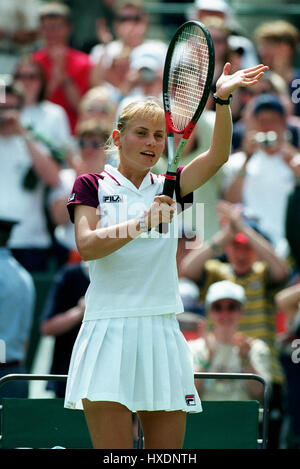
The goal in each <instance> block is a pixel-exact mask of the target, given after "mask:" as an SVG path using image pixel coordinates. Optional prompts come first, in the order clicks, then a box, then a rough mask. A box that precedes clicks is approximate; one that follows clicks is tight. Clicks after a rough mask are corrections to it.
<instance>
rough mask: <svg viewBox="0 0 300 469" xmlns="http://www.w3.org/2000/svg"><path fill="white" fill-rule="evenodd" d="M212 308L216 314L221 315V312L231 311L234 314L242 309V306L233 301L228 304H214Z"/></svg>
mask: <svg viewBox="0 0 300 469" xmlns="http://www.w3.org/2000/svg"><path fill="white" fill-rule="evenodd" d="M210 308H211V310H212V311H214V312H215V313H220V312H221V311H229V312H230V313H234V312H236V311H238V310H240V309H241V307H240V305H239V304H238V303H235V302H233V301H231V302H229V303H226V304H223V303H213V304H212V305H211V307H210Z"/></svg>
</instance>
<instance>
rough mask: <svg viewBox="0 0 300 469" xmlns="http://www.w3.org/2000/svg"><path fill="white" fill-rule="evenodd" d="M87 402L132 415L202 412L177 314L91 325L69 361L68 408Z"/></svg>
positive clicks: (82, 331)
mask: <svg viewBox="0 0 300 469" xmlns="http://www.w3.org/2000/svg"><path fill="white" fill-rule="evenodd" d="M83 398H87V399H89V400H90V401H112V402H119V403H120V404H123V405H124V406H126V407H127V408H128V409H129V410H131V411H139V410H149V411H151V410H152V411H155V410H165V411H174V410H183V411H185V412H201V411H202V407H201V402H200V399H199V396H198V393H197V390H196V388H195V384H194V372H193V360H192V355H191V351H190V349H189V347H188V344H187V342H186V340H185V338H184V336H183V334H182V332H181V331H180V328H179V324H178V321H177V319H176V315H175V314H168V315H158V316H147V317H146V316H144V317H129V318H113V319H99V320H88V321H84V322H83V323H82V326H81V329H80V331H79V334H78V337H77V339H76V341H75V344H74V347H73V352H72V357H71V361H70V367H69V373H68V380H67V387H66V396H65V407H67V408H70V409H82V402H81V400H82V399H83Z"/></svg>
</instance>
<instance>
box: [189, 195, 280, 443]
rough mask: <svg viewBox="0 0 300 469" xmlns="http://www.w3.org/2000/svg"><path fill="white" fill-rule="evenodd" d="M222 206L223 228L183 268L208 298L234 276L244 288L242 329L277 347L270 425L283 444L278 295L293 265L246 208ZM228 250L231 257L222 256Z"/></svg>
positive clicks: (272, 351) (272, 352)
mask: <svg viewBox="0 0 300 469" xmlns="http://www.w3.org/2000/svg"><path fill="white" fill-rule="evenodd" d="M218 209H219V211H220V214H221V215H222V228H221V230H220V231H219V232H218V233H216V234H215V235H214V236H213V237H212V239H211V240H210V241H209V242H205V243H202V245H201V246H200V248H199V249H196V250H193V251H192V252H191V253H190V254H188V255H187V256H186V257H185V259H184V260H183V263H182V272H183V275H184V276H185V277H187V278H190V279H191V280H194V281H196V282H197V283H198V285H199V286H200V291H201V298H202V300H203V299H205V295H206V292H207V290H208V288H209V286H210V285H211V284H212V283H214V282H218V281H221V280H229V281H232V282H234V283H237V284H238V285H241V286H242V287H244V289H245V295H246V302H245V307H244V309H245V312H244V314H243V316H242V318H241V321H240V323H239V327H238V329H239V331H240V332H243V333H244V334H246V335H247V336H250V337H253V338H257V339H261V340H263V341H264V342H265V343H266V344H267V345H268V347H269V348H270V351H271V357H272V360H271V373H272V389H273V392H272V398H271V403H270V407H271V409H272V411H273V415H274V419H273V415H271V424H270V426H271V427H272V437H271V440H272V443H271V444H272V445H275V446H273V447H277V445H278V437H279V430H280V429H279V428H278V427H279V426H280V413H281V409H280V406H281V402H282V386H283V375H282V369H281V366H280V363H279V360H278V353H277V349H276V320H275V319H276V317H275V315H276V308H275V305H274V294H275V293H276V292H277V291H278V290H279V289H280V288H282V286H283V285H284V284H285V282H286V281H287V277H288V272H287V267H286V264H285V262H284V261H283V260H282V259H280V258H279V257H278V256H277V255H276V254H275V251H274V249H273V247H272V245H271V244H270V243H269V242H268V241H267V239H266V237H265V236H263V234H262V232H261V231H260V230H259V229H258V227H257V226H255V224H254V223H253V222H251V221H250V220H247V219H246V218H245V217H244V216H242V212H241V207H240V206H233V205H232V204H229V203H226V202H219V205H218ZM251 225H252V226H251ZM224 254H225V255H226V259H225V260H223V259H222V258H220V259H219V258H216V256H221V255H224ZM272 419H273V420H272Z"/></svg>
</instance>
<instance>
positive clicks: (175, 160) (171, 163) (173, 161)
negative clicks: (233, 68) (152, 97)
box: [163, 21, 215, 197]
mask: <svg viewBox="0 0 300 469" xmlns="http://www.w3.org/2000/svg"><path fill="white" fill-rule="evenodd" d="M192 25H195V26H197V27H200V28H201V30H202V32H203V33H204V36H205V39H206V41H207V44H208V52H209V64H208V73H207V76H206V81H205V85H204V91H203V95H202V97H201V100H200V101H199V105H198V107H197V109H196V111H195V113H194V115H193V117H192V118H191V120H190V122H189V123H188V125H187V126H186V127H185V129H183V130H178V129H177V128H176V127H175V126H174V124H173V122H172V118H171V115H172V113H171V105H170V97H169V92H168V85H169V73H170V66H171V61H172V56H173V51H174V48H175V44H176V42H177V39H178V37H179V36H180V34H181V32H182V30H183V29H185V28H187V26H188V27H189V26H192ZM214 65H215V53H214V44H213V40H212V37H211V34H210V32H209V30H208V29H207V28H206V26H204V25H203V24H202V23H200V22H199V21H187V22H185V23H184V24H182V25H181V26H180V27H179V28H178V29H177V31H176V33H175V34H174V36H173V38H172V39H171V42H170V44H169V47H168V51H167V55H166V59H165V65H164V74H163V104H164V111H165V120H166V129H167V145H168V168H167V172H166V175H165V176H166V179H165V183H164V189H163V194H165V195H169V196H170V197H173V193H174V188H175V183H176V171H177V167H178V164H179V160H180V158H181V155H182V153H183V150H184V147H185V145H186V143H187V141H188V139H189V137H190V136H191V134H192V132H193V130H194V128H195V126H196V124H197V121H198V119H199V117H200V115H201V114H202V112H203V109H204V107H205V105H206V102H207V99H208V96H209V93H210V91H211V90H210V88H211V83H212V80H213V75H214ZM175 133H177V134H181V135H182V138H181V140H180V142H179V144H178V146H177V149H176V152H175V148H174V134H175Z"/></svg>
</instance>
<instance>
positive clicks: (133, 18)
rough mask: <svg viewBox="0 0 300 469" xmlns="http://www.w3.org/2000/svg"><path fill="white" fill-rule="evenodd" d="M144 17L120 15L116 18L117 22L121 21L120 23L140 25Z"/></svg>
mask: <svg viewBox="0 0 300 469" xmlns="http://www.w3.org/2000/svg"><path fill="white" fill-rule="evenodd" d="M142 19H143V17H142V16H141V15H135V16H123V15H119V16H116V21H119V23H125V22H126V21H132V22H134V23H138V22H139V21H142Z"/></svg>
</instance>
